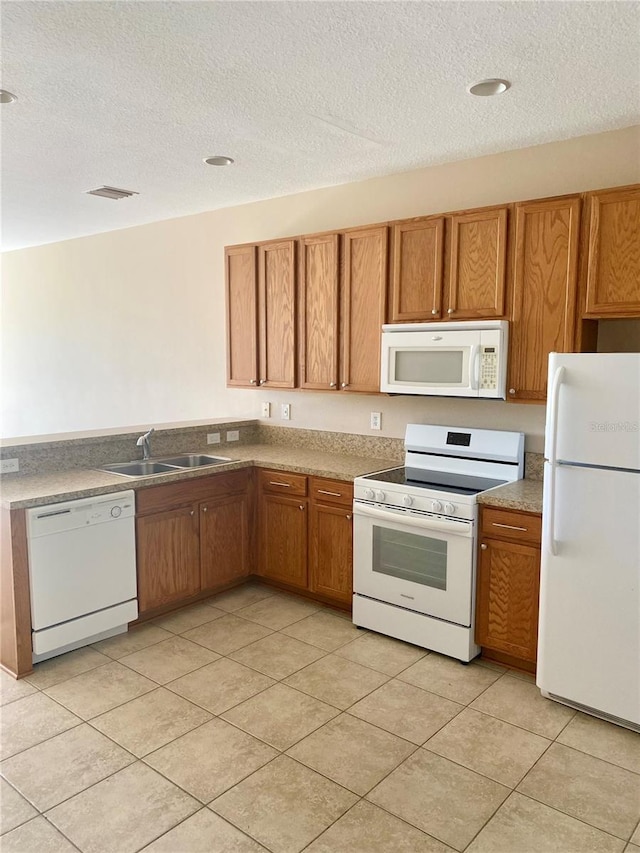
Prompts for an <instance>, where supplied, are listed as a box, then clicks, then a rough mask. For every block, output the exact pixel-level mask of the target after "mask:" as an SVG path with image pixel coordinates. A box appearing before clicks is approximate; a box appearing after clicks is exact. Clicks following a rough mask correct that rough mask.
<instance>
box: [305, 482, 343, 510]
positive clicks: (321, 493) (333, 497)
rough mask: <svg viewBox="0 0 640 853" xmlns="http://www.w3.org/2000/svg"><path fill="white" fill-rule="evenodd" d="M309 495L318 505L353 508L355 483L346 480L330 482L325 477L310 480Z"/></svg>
mask: <svg viewBox="0 0 640 853" xmlns="http://www.w3.org/2000/svg"><path fill="white" fill-rule="evenodd" d="M309 494H310V495H311V497H312V498H313V500H314V501H316V502H317V503H323V504H338V506H349V507H350V506H351V504H352V503H353V483H345V482H344V480H328V479H326V478H325V477H310V478H309Z"/></svg>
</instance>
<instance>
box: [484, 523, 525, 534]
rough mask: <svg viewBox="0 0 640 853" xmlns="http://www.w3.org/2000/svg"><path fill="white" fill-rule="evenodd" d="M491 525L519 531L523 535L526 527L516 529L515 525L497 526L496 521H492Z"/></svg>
mask: <svg viewBox="0 0 640 853" xmlns="http://www.w3.org/2000/svg"><path fill="white" fill-rule="evenodd" d="M491 524H492V525H493V526H494V527H504V529H505V530H521V531H522V532H523V533H526V532H527V530H528V528H527V527H517V526H516V525H515V524H499V523H498V522H497V521H492V522H491Z"/></svg>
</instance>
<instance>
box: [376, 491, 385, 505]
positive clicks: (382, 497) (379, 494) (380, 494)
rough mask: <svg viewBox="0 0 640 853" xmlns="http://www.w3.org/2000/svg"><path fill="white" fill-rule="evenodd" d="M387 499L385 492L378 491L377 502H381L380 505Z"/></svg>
mask: <svg viewBox="0 0 640 853" xmlns="http://www.w3.org/2000/svg"><path fill="white" fill-rule="evenodd" d="M385 497H386V495H385V493H384V492H380V491H376V500H377V501H380V503H382V501H383V500H384V499H385Z"/></svg>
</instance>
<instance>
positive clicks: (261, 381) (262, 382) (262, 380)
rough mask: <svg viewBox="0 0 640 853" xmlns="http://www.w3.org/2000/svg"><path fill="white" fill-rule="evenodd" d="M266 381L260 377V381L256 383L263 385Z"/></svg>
mask: <svg viewBox="0 0 640 853" xmlns="http://www.w3.org/2000/svg"><path fill="white" fill-rule="evenodd" d="M266 381H267V380H266V379H261V380H260V382H258V385H264V383H265V382H266Z"/></svg>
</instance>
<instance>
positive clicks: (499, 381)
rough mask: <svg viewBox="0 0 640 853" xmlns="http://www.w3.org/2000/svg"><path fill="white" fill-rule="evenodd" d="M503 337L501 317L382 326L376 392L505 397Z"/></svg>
mask: <svg viewBox="0 0 640 853" xmlns="http://www.w3.org/2000/svg"><path fill="white" fill-rule="evenodd" d="M508 337H509V324H508V323H507V321H506V320H480V321H477V322H475V321H471V320H470V321H465V322H462V321H460V322H455V323H398V324H395V325H386V326H383V327H382V359H381V374H380V390H381V391H386V392H387V393H389V394H420V395H428V396H437V397H482V398H488V399H498V400H504V399H505V391H506V383H507V344H508Z"/></svg>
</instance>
